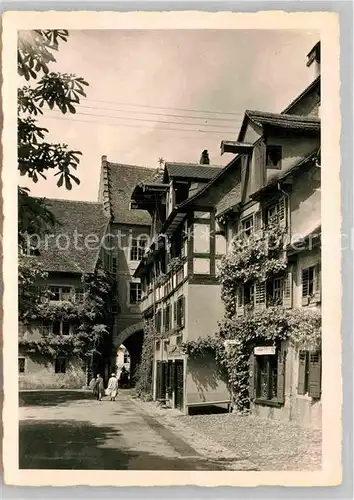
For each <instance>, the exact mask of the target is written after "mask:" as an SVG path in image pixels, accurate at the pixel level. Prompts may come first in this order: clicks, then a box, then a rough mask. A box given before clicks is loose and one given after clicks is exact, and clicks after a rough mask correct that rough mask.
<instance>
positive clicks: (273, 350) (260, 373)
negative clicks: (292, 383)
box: [249, 346, 286, 406]
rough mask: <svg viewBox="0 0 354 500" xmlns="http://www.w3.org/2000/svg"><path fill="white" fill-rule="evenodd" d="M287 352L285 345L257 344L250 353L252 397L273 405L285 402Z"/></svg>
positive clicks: (257, 401) (255, 400) (258, 401)
mask: <svg viewBox="0 0 354 500" xmlns="http://www.w3.org/2000/svg"><path fill="white" fill-rule="evenodd" d="M285 354H286V350H285V348H284V347H283V346H278V347H276V346H257V347H255V348H254V350H253V352H252V353H251V355H250V379H249V390H250V399H251V401H252V400H253V401H254V402H255V403H259V404H269V405H271V406H274V405H280V404H283V403H284V398H285Z"/></svg>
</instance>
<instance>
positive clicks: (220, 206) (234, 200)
mask: <svg viewBox="0 0 354 500" xmlns="http://www.w3.org/2000/svg"><path fill="white" fill-rule="evenodd" d="M238 203H241V182H238V183H237V184H235V185H234V186H233V187H232V188H231V189H230V191H229V192H228V193H226V194H225V196H223V198H221V200H220V201H219V203H217V205H216V215H222V214H223V213H224V212H226V211H227V210H229V209H230V208H232V207H234V206H235V205H237V204H238Z"/></svg>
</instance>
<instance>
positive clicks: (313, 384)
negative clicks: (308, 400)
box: [308, 351, 321, 399]
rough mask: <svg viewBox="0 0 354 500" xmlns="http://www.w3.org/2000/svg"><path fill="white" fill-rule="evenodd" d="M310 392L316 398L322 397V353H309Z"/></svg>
mask: <svg viewBox="0 0 354 500" xmlns="http://www.w3.org/2000/svg"><path fill="white" fill-rule="evenodd" d="M308 385H309V388H308V394H309V396H311V397H312V398H314V399H319V398H320V397H321V353H320V352H319V351H317V352H310V353H309V382H308Z"/></svg>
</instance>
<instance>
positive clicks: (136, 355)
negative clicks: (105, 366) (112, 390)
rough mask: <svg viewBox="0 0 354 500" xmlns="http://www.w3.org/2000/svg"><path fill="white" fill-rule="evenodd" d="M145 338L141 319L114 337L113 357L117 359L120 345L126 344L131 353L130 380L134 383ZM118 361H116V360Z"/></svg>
mask: <svg viewBox="0 0 354 500" xmlns="http://www.w3.org/2000/svg"><path fill="white" fill-rule="evenodd" d="M143 339H144V323H143V322H142V321H141V322H139V323H136V324H134V325H131V326H129V327H127V328H125V329H124V330H123V331H122V332H120V333H119V334H118V335H117V336H116V338H115V339H114V345H113V353H112V359H116V355H117V352H118V350H119V348H120V346H122V345H123V346H124V347H125V348H126V349H127V351H128V353H129V371H130V381H132V382H133V383H134V374H135V370H136V367H137V365H138V364H139V362H140V360H141V351H142V347H143ZM115 363H116V361H115Z"/></svg>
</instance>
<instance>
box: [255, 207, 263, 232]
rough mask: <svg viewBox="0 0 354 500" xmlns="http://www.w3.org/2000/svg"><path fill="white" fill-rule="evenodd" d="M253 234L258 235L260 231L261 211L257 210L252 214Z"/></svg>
mask: <svg viewBox="0 0 354 500" xmlns="http://www.w3.org/2000/svg"><path fill="white" fill-rule="evenodd" d="M253 225H254V235H255V236H259V235H260V234H261V232H262V212H261V211H260V210H258V211H257V212H255V214H254V216H253Z"/></svg>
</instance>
